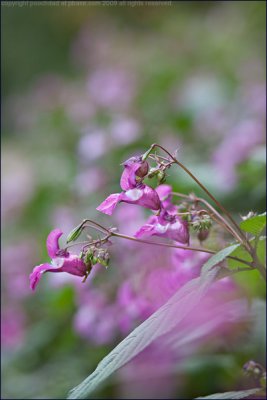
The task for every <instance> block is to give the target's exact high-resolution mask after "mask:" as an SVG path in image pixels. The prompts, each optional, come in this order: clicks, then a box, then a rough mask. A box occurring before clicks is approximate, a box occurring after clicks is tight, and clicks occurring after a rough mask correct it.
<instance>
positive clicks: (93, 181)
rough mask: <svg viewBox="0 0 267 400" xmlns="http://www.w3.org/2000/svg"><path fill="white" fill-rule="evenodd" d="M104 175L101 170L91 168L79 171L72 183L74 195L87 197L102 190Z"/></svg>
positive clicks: (104, 182)
mask: <svg viewBox="0 0 267 400" xmlns="http://www.w3.org/2000/svg"><path fill="white" fill-rule="evenodd" d="M106 181H107V180H106V175H105V173H104V171H103V170H102V169H101V168H97V167H93V166H92V167H91V168H87V169H83V170H82V171H80V172H79V173H78V174H77V176H76V178H75V182H74V189H75V193H78V194H80V195H81V196H87V195H90V194H91V193H95V192H97V191H98V190H100V189H102V188H103V187H104V186H105V184H106Z"/></svg>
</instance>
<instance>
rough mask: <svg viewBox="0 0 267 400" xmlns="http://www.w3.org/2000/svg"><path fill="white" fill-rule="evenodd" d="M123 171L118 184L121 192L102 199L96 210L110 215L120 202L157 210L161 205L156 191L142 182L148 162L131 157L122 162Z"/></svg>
mask: <svg viewBox="0 0 267 400" xmlns="http://www.w3.org/2000/svg"><path fill="white" fill-rule="evenodd" d="M123 165H124V171H123V173H122V176H121V180H120V185H121V188H122V190H123V192H122V193H114V194H111V195H110V196H108V197H107V198H106V200H104V201H103V202H102V203H101V204H100V205H99V206H98V207H97V210H98V211H101V212H103V213H104V214H107V215H111V214H112V213H113V211H114V209H115V207H116V205H117V204H118V203H120V202H124V203H129V204H137V205H140V206H142V207H145V208H149V209H151V210H159V209H160V207H161V204H160V199H159V196H158V194H157V192H156V191H155V190H154V189H152V188H151V187H149V186H147V185H145V184H143V183H142V180H143V178H144V177H145V175H146V174H147V172H148V163H147V162H146V161H142V160H141V157H132V158H130V159H129V160H127V161H125V162H124V163H123Z"/></svg>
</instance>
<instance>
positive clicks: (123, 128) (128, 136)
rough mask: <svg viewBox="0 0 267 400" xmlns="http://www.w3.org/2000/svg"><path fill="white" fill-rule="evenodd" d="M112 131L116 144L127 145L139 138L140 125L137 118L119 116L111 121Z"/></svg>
mask: <svg viewBox="0 0 267 400" xmlns="http://www.w3.org/2000/svg"><path fill="white" fill-rule="evenodd" d="M110 132H111V136H112V139H113V140H114V141H115V142H116V144H118V145H119V146H121V145H127V144H130V143H133V142H134V141H136V140H137V139H138V137H139V136H140V126H139V124H138V122H137V121H136V120H135V119H131V118H125V117H117V118H115V119H114V120H113V121H112V123H111V126H110Z"/></svg>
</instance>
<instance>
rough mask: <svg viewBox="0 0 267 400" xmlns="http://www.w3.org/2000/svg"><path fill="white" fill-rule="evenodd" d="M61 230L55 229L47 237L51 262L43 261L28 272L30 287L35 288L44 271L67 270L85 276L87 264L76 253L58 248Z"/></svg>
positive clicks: (72, 273)
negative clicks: (43, 262)
mask: <svg viewBox="0 0 267 400" xmlns="http://www.w3.org/2000/svg"><path fill="white" fill-rule="evenodd" d="M62 234H63V232H62V231H61V230H60V229H55V230H53V231H52V232H50V234H49V235H48V237H47V241H46V247H47V252H48V255H49V256H50V257H51V260H52V261H51V264H48V263H45V264H41V265H38V266H36V267H35V268H34V270H33V271H32V273H31V274H30V287H31V289H32V290H35V288H36V286H37V285H38V283H39V281H40V279H41V277H42V274H43V273H44V272H67V273H69V274H71V275H77V276H85V275H86V272H87V269H88V268H87V266H86V265H85V264H84V262H83V260H82V259H81V258H80V257H78V256H77V255H74V254H70V253H68V252H67V251H65V250H61V249H60V248H59V243H58V241H59V238H60V237H61V236H62Z"/></svg>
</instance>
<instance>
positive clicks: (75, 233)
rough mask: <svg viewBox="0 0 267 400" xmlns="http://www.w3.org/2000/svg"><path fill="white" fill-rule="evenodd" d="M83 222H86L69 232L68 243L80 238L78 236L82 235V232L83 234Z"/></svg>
mask: <svg viewBox="0 0 267 400" xmlns="http://www.w3.org/2000/svg"><path fill="white" fill-rule="evenodd" d="M83 224H84V223H83V222H82V223H81V224H80V225H78V226H76V228H74V229H73V230H72V231H71V232H70V233H69V234H68V237H67V243H69V242H73V241H74V240H76V239H78V237H79V236H80V234H81V233H82V231H83Z"/></svg>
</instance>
